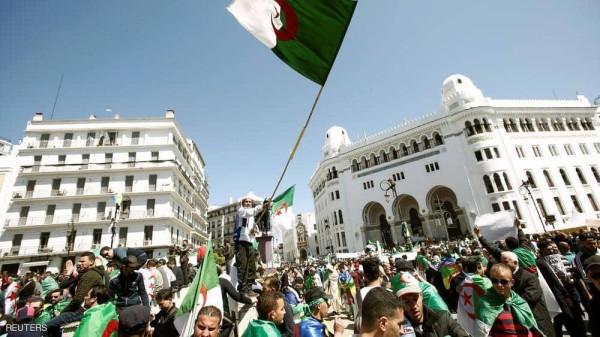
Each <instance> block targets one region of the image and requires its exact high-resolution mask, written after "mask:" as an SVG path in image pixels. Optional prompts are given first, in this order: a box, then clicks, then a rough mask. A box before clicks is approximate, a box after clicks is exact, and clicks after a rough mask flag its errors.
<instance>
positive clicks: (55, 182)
mask: <svg viewBox="0 0 600 337" xmlns="http://www.w3.org/2000/svg"><path fill="white" fill-rule="evenodd" d="M60 181H61V180H60V178H56V179H52V191H51V192H50V195H59V192H60Z"/></svg>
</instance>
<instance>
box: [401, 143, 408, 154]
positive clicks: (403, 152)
mask: <svg viewBox="0 0 600 337" xmlns="http://www.w3.org/2000/svg"><path fill="white" fill-rule="evenodd" d="M400 149H401V150H402V155H403V156H408V148H407V147H406V144H402V145H401V146H400Z"/></svg>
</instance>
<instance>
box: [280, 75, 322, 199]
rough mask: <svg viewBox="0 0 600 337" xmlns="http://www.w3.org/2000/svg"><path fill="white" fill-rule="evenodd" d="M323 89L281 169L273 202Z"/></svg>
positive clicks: (320, 89)
mask: <svg viewBox="0 0 600 337" xmlns="http://www.w3.org/2000/svg"><path fill="white" fill-rule="evenodd" d="M324 87H325V84H323V85H321V88H319V92H318V93H317V97H316V98H315V101H314V102H313V105H312V108H311V109H310V113H309V114H308V117H307V118H306V122H305V123H304V126H303V127H302V130H301V131H300V134H299V135H298V138H297V139H296V143H295V144H294V148H293V149H292V152H291V153H290V156H289V158H288V160H287V163H285V167H284V168H283V172H281V176H280V177H279V181H277V185H276V186H275V189H274V190H273V193H272V194H271V200H273V198H274V197H275V193H277V189H279V185H281V181H282V180H283V177H284V176H285V173H286V171H287V169H288V167H289V166H290V162H291V161H292V159H294V155H295V154H296V150H298V146H300V142H301V141H302V137H304V133H305V132H306V127H308V124H309V123H310V120H311V118H312V116H313V113H314V112H315V108H316V107H317V103H318V102H319V98H320V97H321V93H322V92H323V88H324Z"/></svg>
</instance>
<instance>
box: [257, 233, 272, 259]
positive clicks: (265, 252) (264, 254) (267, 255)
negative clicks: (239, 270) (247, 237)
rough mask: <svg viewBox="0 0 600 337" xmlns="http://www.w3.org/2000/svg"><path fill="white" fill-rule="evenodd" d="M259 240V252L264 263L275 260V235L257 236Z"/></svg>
mask: <svg viewBox="0 0 600 337" xmlns="http://www.w3.org/2000/svg"><path fill="white" fill-rule="evenodd" d="M256 241H258V252H259V253H260V260H261V261H262V262H263V263H267V262H268V261H272V260H273V236H272V235H264V236H259V237H257V238H256Z"/></svg>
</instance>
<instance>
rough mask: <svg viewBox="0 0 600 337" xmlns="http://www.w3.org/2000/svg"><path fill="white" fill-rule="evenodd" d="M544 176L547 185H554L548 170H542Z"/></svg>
mask: <svg viewBox="0 0 600 337" xmlns="http://www.w3.org/2000/svg"><path fill="white" fill-rule="evenodd" d="M543 172H544V177H546V183H548V186H549V187H554V182H553V181H552V177H550V172H548V170H544V171H543Z"/></svg>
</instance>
